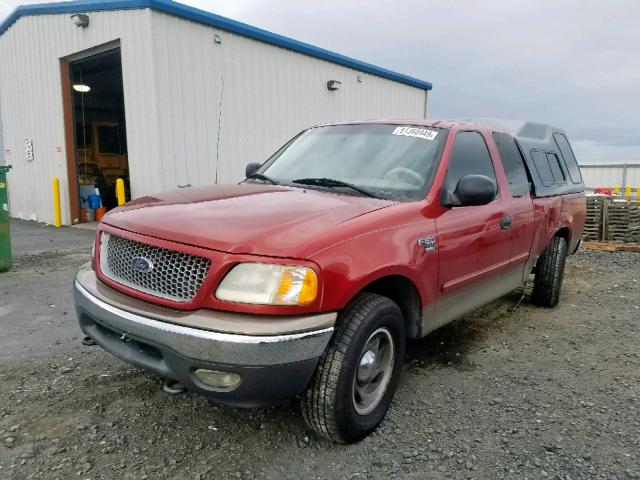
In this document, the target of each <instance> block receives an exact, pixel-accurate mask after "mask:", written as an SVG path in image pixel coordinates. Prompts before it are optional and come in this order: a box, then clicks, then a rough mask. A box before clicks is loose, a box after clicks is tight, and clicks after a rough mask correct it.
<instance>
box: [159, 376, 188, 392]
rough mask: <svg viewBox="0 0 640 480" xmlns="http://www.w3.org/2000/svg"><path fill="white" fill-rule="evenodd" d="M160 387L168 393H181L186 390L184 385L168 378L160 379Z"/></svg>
mask: <svg viewBox="0 0 640 480" xmlns="http://www.w3.org/2000/svg"><path fill="white" fill-rule="evenodd" d="M162 389H163V390H164V391H165V392H167V393H168V394H169V395H182V394H183V393H186V392H187V388H186V387H185V386H184V385H182V384H181V383H180V382H178V381H177V380H171V379H170V378H163V379H162Z"/></svg>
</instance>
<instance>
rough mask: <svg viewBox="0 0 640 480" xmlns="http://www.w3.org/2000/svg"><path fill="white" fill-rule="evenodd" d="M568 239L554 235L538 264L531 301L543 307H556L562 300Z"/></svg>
mask: <svg viewBox="0 0 640 480" xmlns="http://www.w3.org/2000/svg"><path fill="white" fill-rule="evenodd" d="M567 250H568V246H567V241H566V240H565V239H564V238H562V237H553V239H552V240H551V241H550V242H549V245H547V247H546V248H545V249H544V251H543V252H542V255H540V258H539V259H538V263H537V265H536V274H535V278H534V281H533V294H532V295H531V301H532V302H533V303H534V304H536V305H540V306H541V307H555V306H556V305H558V302H559V300H560V290H561V288H562V279H563V277H564V266H565V263H566V260H567Z"/></svg>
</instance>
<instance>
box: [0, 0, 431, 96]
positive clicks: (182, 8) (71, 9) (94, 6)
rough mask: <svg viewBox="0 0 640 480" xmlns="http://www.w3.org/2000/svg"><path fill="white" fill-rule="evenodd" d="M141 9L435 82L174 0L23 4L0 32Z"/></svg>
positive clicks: (386, 74)
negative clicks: (54, 17)
mask: <svg viewBox="0 0 640 480" xmlns="http://www.w3.org/2000/svg"><path fill="white" fill-rule="evenodd" d="M140 8H150V9H153V10H156V11H159V12H164V13H167V14H170V15H175V16H177V17H180V18H184V19H186V20H191V21H194V22H197V23H202V24H205V25H210V26H212V27H215V28H219V29H221V30H226V31H228V32H233V33H237V34H239V35H242V36H245V37H249V38H253V39H255V40H259V41H261V42H265V43H269V44H271V45H275V46H278V47H281V48H285V49H287V50H292V51H294V52H298V53H302V54H304V55H308V56H311V57H315V58H319V59H322V60H327V61H329V62H332V63H337V64H339V65H343V66H345V67H349V68H353V69H355V70H359V71H361V72H363V73H370V74H372V75H376V76H378V77H382V78H387V79H389V80H393V81H396V82H399V83H404V84H405V85H410V86H412V87H417V88H421V89H423V90H431V89H432V88H433V85H432V84H431V83H429V82H425V81H423V80H418V79H417V78H413V77H410V76H408V75H403V74H401V73H397V72H394V71H391V70H387V69H386V68H382V67H378V66H376V65H373V64H371V63H366V62H361V61H360V60H356V59H354V58H350V57H347V56H344V55H340V54H339V53H335V52H332V51H330V50H325V49H323V48H318V47H315V46H313V45H310V44H308V43H304V42H300V41H298V40H294V39H292V38H288V37H285V36H283V35H278V34H276V33H273V32H269V31H268V30H263V29H261V28H257V27H253V26H251V25H247V24H246V23H242V22H238V21H236V20H231V19H230V18H226V17H222V16H220V15H216V14H214V13H210V12H206V11H204V10H200V9H198V8H195V7H190V6H187V5H183V4H181V3H177V2H174V1H171V0H75V1H71V2H56V3H44V4H35V5H23V6H20V7H18V8H16V9H15V10H14V11H13V13H12V14H11V15H9V17H8V18H7V19H6V20H5V21H4V22H2V24H0V35H2V34H3V33H4V32H5V31H7V29H8V28H9V27H11V25H13V23H15V22H16V20H18V19H19V18H20V17H24V16H27V15H46V14H57V13H76V12H95V11H103V10H131V9H140Z"/></svg>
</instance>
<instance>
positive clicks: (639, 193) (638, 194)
mask: <svg viewBox="0 0 640 480" xmlns="http://www.w3.org/2000/svg"><path fill="white" fill-rule="evenodd" d="M636 197H640V185H638V188H636Z"/></svg>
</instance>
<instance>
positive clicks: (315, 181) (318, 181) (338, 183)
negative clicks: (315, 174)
mask: <svg viewBox="0 0 640 480" xmlns="http://www.w3.org/2000/svg"><path fill="white" fill-rule="evenodd" d="M292 183H299V184H300V185H316V186H318V187H327V188H336V187H345V188H350V189H351V190H354V191H356V192H358V193H361V194H362V195H365V196H367V197H372V198H380V197H378V196H377V195H374V194H373V193H371V192H369V191H367V190H365V189H364V188H360V187H358V186H356V185H353V184H351V183H347V182H343V181H342V180H336V179H335V178H298V179H297V180H293V181H292Z"/></svg>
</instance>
